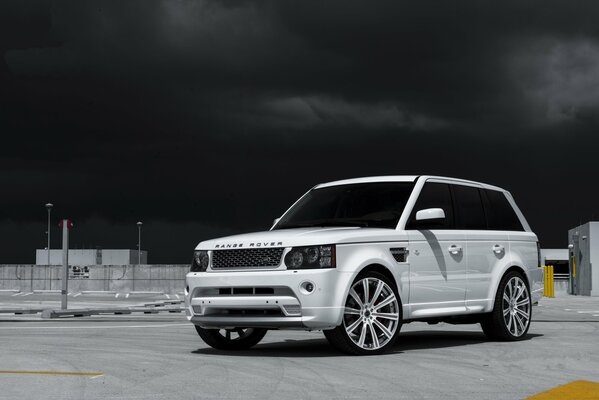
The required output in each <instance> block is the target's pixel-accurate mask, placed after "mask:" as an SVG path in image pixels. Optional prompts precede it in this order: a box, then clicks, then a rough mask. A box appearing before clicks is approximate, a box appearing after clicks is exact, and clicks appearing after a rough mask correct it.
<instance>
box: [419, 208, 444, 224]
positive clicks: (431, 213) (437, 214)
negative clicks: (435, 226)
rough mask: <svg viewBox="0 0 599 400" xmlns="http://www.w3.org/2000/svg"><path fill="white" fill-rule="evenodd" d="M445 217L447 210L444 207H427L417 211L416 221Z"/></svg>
mask: <svg viewBox="0 0 599 400" xmlns="http://www.w3.org/2000/svg"><path fill="white" fill-rule="evenodd" d="M440 219H445V211H443V209H442V208H426V209H424V210H420V211H418V212H417V213H416V221H431V220H440Z"/></svg>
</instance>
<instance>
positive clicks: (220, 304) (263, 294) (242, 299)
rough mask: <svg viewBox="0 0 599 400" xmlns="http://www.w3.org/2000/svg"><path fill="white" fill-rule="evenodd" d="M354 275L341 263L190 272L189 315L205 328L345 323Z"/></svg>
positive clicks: (307, 326)
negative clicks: (333, 266)
mask: <svg viewBox="0 0 599 400" xmlns="http://www.w3.org/2000/svg"><path fill="white" fill-rule="evenodd" d="M351 279H352V275H351V273H347V272H340V271H338V270H337V269H318V270H317V269H314V270H299V271H289V270H277V271H241V272H239V271H236V272H190V273H189V274H187V277H186V283H187V285H186V292H185V309H186V315H187V318H188V320H190V321H191V322H192V323H194V324H196V325H198V326H201V327H203V328H246V327H248V328H249V327H260V328H269V329H330V328H334V327H336V326H338V325H339V324H341V319H342V316H343V309H344V305H345V297H346V290H347V288H348V287H349V285H350V280H351ZM306 282H309V283H311V284H313V285H314V290H313V291H312V292H311V293H308V292H307V291H306V290H305V289H302V284H303V283H306Z"/></svg>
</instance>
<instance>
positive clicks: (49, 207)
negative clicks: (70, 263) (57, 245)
mask: <svg viewBox="0 0 599 400" xmlns="http://www.w3.org/2000/svg"><path fill="white" fill-rule="evenodd" d="M53 206H54V204H52V203H47V204H46V208H47V209H48V266H50V212H52V207H53Z"/></svg>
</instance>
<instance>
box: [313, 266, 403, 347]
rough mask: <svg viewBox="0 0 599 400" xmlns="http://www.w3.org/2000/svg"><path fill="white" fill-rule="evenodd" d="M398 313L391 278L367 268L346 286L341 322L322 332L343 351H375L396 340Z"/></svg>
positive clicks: (397, 299) (399, 307)
mask: <svg viewBox="0 0 599 400" xmlns="http://www.w3.org/2000/svg"><path fill="white" fill-rule="evenodd" d="M401 316H402V313H401V301H400V299H399V296H398V294H397V289H396V288H395V285H394V284H393V282H391V280H390V279H389V278H387V277H386V276H385V275H383V274H380V273H378V272H374V271H369V272H366V273H364V274H361V275H359V276H358V277H357V278H356V280H355V281H354V283H353V285H352V287H351V288H350V290H349V294H348V295H347V299H346V301H345V311H344V313H343V323H342V324H341V325H339V326H338V327H336V328H335V329H331V330H326V331H324V335H325V336H326V338H327V340H328V341H329V342H330V343H331V344H332V345H333V346H334V347H336V348H337V349H339V350H341V351H343V352H345V353H350V354H379V353H382V352H384V351H386V350H387V349H388V348H389V347H390V346H391V345H393V343H395V341H396V340H397V336H398V334H399V330H400V327H401Z"/></svg>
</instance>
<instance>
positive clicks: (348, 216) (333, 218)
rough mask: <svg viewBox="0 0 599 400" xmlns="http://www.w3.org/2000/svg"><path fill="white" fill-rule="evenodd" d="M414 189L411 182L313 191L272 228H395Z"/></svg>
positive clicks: (366, 184) (380, 183)
mask: <svg viewBox="0 0 599 400" xmlns="http://www.w3.org/2000/svg"><path fill="white" fill-rule="evenodd" d="M413 187H414V183H412V182H373V183H357V184H352V185H339V186H329V187H324V188H320V189H314V190H311V191H310V192H308V193H307V194H306V195H305V196H304V197H302V198H301V200H300V201H298V202H297V204H295V205H294V206H293V207H292V208H291V209H290V210H289V211H288V212H287V213H286V214H285V215H284V216H283V218H281V220H280V221H279V223H278V224H277V225H276V226H275V228H274V229H288V228H301V227H320V226H363V227H375V228H389V229H395V227H396V226H397V222H398V221H399V217H400V216H401V213H402V212H403V209H404V207H405V205H406V202H407V201H408V197H409V196H410V193H411V192H412V188H413Z"/></svg>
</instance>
